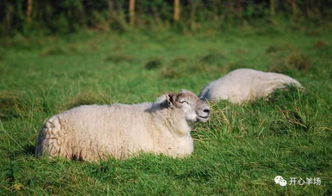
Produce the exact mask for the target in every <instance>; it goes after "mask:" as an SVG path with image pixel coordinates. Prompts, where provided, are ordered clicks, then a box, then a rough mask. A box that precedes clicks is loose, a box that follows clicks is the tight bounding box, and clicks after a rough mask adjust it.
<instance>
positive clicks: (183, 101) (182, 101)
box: [179, 100, 189, 104]
mask: <svg viewBox="0 0 332 196" xmlns="http://www.w3.org/2000/svg"><path fill="white" fill-rule="evenodd" d="M179 102H180V103H186V104H189V103H188V101H185V100H181V101H179Z"/></svg>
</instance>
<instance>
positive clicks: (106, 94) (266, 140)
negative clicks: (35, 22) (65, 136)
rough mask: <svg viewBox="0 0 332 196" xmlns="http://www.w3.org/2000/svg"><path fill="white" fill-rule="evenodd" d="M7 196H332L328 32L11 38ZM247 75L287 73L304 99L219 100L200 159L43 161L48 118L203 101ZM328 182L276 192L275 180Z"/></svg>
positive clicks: (6, 89) (0, 72)
mask: <svg viewBox="0 0 332 196" xmlns="http://www.w3.org/2000/svg"><path fill="white" fill-rule="evenodd" d="M0 43H1V45H0V118H1V122H0V194H3V195H7V194H10V193H11V194H19V195H23V194H24V195H25V194H27V193H28V194H58V195H73V194H75V195H76V194H78V195H86V194H90V195H104V194H110V195H113V194H114V195H118V194H148V195H168V194H174V195H177V194H179V195H180V194H181V195H182V194H185V195H202V194H227V195H331V194H332V134H331V133H332V132H331V131H332V122H331V121H332V115H331V110H332V107H331V106H332V98H331V97H332V93H331V92H332V77H331V71H332V31H331V28H315V29H307V28H294V29H269V28H250V27H246V28H241V29H239V30H234V31H228V32H224V33H220V32H219V33H216V32H213V31H205V32H200V33H197V34H190V33H187V34H181V35H180V34H176V33H172V32H163V33H151V32H150V33H136V34H135V33H126V34H122V35H119V34H112V33H96V32H90V33H81V34H75V35H67V36H61V38H59V37H54V36H46V37H42V38H29V39H27V38H24V37H20V36H16V37H14V38H11V39H2V40H1V42H0ZM240 67H250V68H255V69H259V70H263V71H276V72H281V73H285V74H288V75H290V76H292V77H294V78H296V79H297V80H299V81H300V82H301V83H302V84H303V85H304V86H305V88H306V90H305V92H303V93H302V92H298V91H297V90H294V89H293V90H290V91H288V92H276V93H275V94H274V95H273V96H272V97H271V99H269V100H268V101H264V100H259V101H257V102H255V103H249V104H245V105H241V106H238V105H232V104H230V103H228V102H226V101H222V102H220V103H214V104H212V105H211V107H212V118H211V119H210V121H209V122H208V123H205V124H198V125H197V126H196V127H195V128H194V131H193V132H192V135H193V137H194V140H195V141H194V143H195V150H194V153H193V154H192V156H191V157H189V158H185V159H171V158H168V157H165V156H153V155H147V154H143V155H139V156H137V157H135V158H132V159H129V160H126V161H117V160H113V159H110V160H108V161H104V162H101V163H98V164H97V163H95V164H93V163H86V162H78V161H66V160H54V159H53V160H51V159H46V158H43V159H36V158H35V157H34V154H33V153H34V145H35V139H36V137H37V133H38V131H39V130H40V128H41V126H42V123H43V121H44V120H45V119H47V118H48V117H50V116H52V115H54V114H56V113H59V112H61V111H64V110H66V109H68V108H72V107H74V106H77V105H81V104H90V103H91V104H92V103H97V104H112V103H116V102H122V103H137V102H143V101H153V100H154V99H155V98H156V97H157V96H159V95H161V94H163V93H164V92H168V91H178V90H179V89H182V88H184V89H188V90H191V91H193V92H196V93H198V92H199V91H200V90H201V89H202V88H203V86H204V85H206V84H207V83H208V82H209V81H211V80H214V79H216V78H218V77H220V76H222V75H223V74H225V73H227V72H229V71H230V70H233V69H235V68H240ZM277 175H281V176H283V177H284V178H285V179H286V180H287V181H288V183H290V181H289V180H290V178H291V177H296V178H297V179H299V178H302V179H306V178H320V179H321V185H314V184H310V185H303V186H301V185H298V184H297V185H287V186H286V187H281V186H280V185H277V184H275V183H274V181H273V179H274V177H275V176H277Z"/></svg>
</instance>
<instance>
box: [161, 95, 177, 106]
mask: <svg viewBox="0 0 332 196" xmlns="http://www.w3.org/2000/svg"><path fill="white" fill-rule="evenodd" d="M175 97H176V95H175V94H173V93H168V94H166V100H165V102H164V105H165V106H168V107H171V106H173V105H174V101H175Z"/></svg>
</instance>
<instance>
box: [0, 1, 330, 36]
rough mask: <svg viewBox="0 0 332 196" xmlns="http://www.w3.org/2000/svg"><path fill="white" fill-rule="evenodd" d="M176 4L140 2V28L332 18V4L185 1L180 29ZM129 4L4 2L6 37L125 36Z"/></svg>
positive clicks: (0, 7)
mask: <svg viewBox="0 0 332 196" xmlns="http://www.w3.org/2000/svg"><path fill="white" fill-rule="evenodd" d="M173 5H174V2H173V0H153V1H149V0H139V1H136V4H135V12H136V13H135V25H134V27H135V28H141V29H146V28H149V29H150V28H163V29H164V28H169V27H172V26H175V27H180V28H182V29H183V28H186V29H189V30H196V29H199V28H200V27H201V26H202V24H204V23H205V24H206V23H208V24H209V26H211V27H217V28H218V27H220V25H221V24H223V23H225V22H227V21H229V20H232V21H235V22H240V23H243V22H244V21H248V20H251V19H255V18H263V17H268V18H269V17H270V16H273V17H275V16H276V15H283V16H287V17H288V16H292V18H293V19H295V20H301V19H314V20H317V19H319V20H320V19H325V20H328V19H330V18H331V17H330V15H331V9H330V8H331V2H330V1H328V0H317V1H315V0H288V1H282V0H223V1H220V0H180V8H181V17H180V20H179V21H178V22H177V24H176V25H174V21H173V20H172V17H173V13H172V12H173ZM128 7H129V0H98V1H91V0H90V1H89V0H56V1H54V0H15V1H13V0H2V1H0V33H1V34H2V35H11V34H15V33H17V32H20V33H23V34H30V35H31V34H32V33H34V32H38V33H40V32H42V33H43V34H49V33H68V32H74V31H77V30H78V29H81V28H90V29H94V30H101V31H118V32H124V31H127V30H129V29H130V28H133V27H131V26H130V25H129V24H128V21H129V11H128Z"/></svg>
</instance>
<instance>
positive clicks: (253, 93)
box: [199, 68, 303, 104]
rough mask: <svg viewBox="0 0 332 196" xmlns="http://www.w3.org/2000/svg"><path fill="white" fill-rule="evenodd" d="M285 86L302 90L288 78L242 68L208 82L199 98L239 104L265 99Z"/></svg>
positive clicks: (296, 82)
mask: <svg viewBox="0 0 332 196" xmlns="http://www.w3.org/2000/svg"><path fill="white" fill-rule="evenodd" d="M287 85H293V86H295V87H298V88H300V89H303V87H302V85H301V84H300V83H299V82H298V81H296V80H295V79H293V78H291V77H289V76H286V75H283V74H279V73H273V72H263V71H257V70H254V69H245V68H242V69H236V70H234V71H231V72H230V73H228V74H226V75H225V76H224V77H221V78H219V79H217V80H215V81H212V82H210V83H209V84H208V85H206V86H205V87H204V88H203V90H202V91H201V93H200V95H199V97H200V98H201V99H203V100H210V101H218V100H228V101H230V102H231V103H235V104H241V103H244V102H250V101H255V100H256V99H258V98H262V97H267V96H268V95H270V94H271V93H272V92H273V91H274V90H276V89H280V88H284V87H286V86H287Z"/></svg>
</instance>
